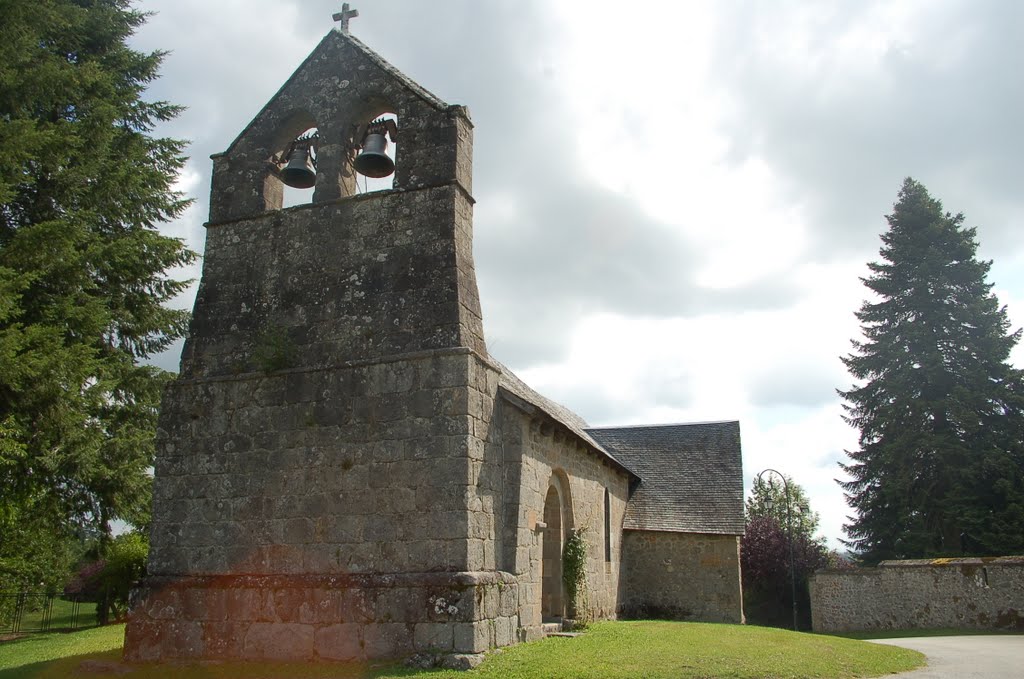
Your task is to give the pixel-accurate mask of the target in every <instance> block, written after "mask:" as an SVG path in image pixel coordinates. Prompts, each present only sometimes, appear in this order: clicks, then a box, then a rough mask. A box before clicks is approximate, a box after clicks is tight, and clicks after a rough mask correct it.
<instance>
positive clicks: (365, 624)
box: [124, 572, 518, 662]
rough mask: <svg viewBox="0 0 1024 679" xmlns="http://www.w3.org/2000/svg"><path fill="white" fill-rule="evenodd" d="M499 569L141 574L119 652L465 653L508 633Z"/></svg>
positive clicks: (349, 656) (508, 597)
mask: <svg viewBox="0 0 1024 679" xmlns="http://www.w3.org/2000/svg"><path fill="white" fill-rule="evenodd" d="M517 605H518V587H517V585H516V580H515V578H514V577H513V576H511V575H508V574H506V573H493V572H487V573H411V574H399V575H361V576H310V575H300V576H201V577H181V578H175V577H166V576H163V577H150V578H147V579H146V580H145V581H144V582H143V583H142V584H141V585H140V587H139V588H138V589H137V590H136V591H135V592H134V593H133V606H132V611H131V613H130V615H129V620H128V627H127V631H126V634H125V645H124V657H125V659H126V660H128V661H132V662H154V661H166V660H199V659H240V660H241V659H244V660H287V661H294V660H303V661H314V660H333V661H340V660H369V659H375V658H396V657H405V656H409V655H412V654H413V653H416V652H427V653H436V654H474V653H480V652H482V651H485V650H487V649H488V648H493V647H495V646H506V645H509V644H512V643H515V642H516V641H517V637H518V634H517V631H518V615H517Z"/></svg>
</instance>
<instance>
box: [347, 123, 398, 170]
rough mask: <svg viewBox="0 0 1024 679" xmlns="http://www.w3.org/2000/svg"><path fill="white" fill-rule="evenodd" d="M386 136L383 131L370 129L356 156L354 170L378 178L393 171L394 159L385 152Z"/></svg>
mask: <svg viewBox="0 0 1024 679" xmlns="http://www.w3.org/2000/svg"><path fill="white" fill-rule="evenodd" d="M387 150H388V138H387V137H386V136H385V135H384V132H383V131H380V132H378V131H371V132H370V133H368V134H367V135H366V138H365V139H364V140H363V150H362V151H360V152H359V155H358V156H356V160H355V162H354V163H353V166H354V167H355V168H356V172H358V173H359V174H362V175H366V176H367V177H373V178H374V179H380V178H381V177H387V176H388V175H389V174H391V173H392V172H394V171H395V161H393V160H391V158H390V156H388V154H387Z"/></svg>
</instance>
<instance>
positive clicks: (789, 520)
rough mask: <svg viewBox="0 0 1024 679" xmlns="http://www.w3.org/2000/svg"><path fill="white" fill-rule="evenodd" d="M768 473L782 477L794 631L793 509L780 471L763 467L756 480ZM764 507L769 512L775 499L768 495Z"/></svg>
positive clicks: (761, 481) (770, 483)
mask: <svg viewBox="0 0 1024 679" xmlns="http://www.w3.org/2000/svg"><path fill="white" fill-rule="evenodd" d="M765 474H768V475H769V477H770V476H771V474H775V475H776V476H778V477H779V478H780V479H782V490H783V491H784V492H785V493H786V535H787V537H788V538H789V582H790V594H791V596H792V603H793V631H794V632H795V631H796V560H795V559H794V557H793V509H792V502H791V501H790V497H789V483H787V482H786V477H785V475H783V473H782V472H780V471H777V470H775V469H765V470H764V471H762V472H761V473H759V474H758V475H757V480H758V482H760V483H764V481H763V480H762V479H761V477H762V476H764V475H765ZM768 485H769V487H771V488H774V487H775V486H774V485H773V483H772V481H771V480H770V478H769V481H768ZM764 506H765V509H767V510H768V511H769V512H770V511H771V510H772V508H773V507H774V506H775V499H774V498H773V497H772V496H771V495H769V496H768V497H766V498H765V500H764Z"/></svg>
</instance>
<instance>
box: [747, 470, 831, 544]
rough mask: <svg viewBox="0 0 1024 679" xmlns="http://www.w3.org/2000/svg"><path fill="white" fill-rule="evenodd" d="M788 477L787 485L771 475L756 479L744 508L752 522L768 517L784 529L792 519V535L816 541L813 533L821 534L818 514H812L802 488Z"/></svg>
mask: <svg viewBox="0 0 1024 679" xmlns="http://www.w3.org/2000/svg"><path fill="white" fill-rule="evenodd" d="M785 478H786V484H785V485H784V484H783V483H782V482H781V481H779V480H778V478H777V477H773V476H770V475H768V474H765V475H764V476H763V477H760V478H758V477H756V476H755V477H754V482H753V485H752V486H751V488H750V495H749V496H747V502H746V506H745V507H744V514H745V515H746V519H747V521H749V520H750V519H752V518H754V517H758V516H761V517H768V518H771V519H774V520H775V522H776V523H778V524H779V525H780V526H783V527H786V526H787V525H788V524H787V522H788V521H789V520H790V519H792V521H793V534H794V535H797V536H800V537H803V538H806V539H810V540H813V539H814V534H815V533H817V532H818V513H817V512H814V511H811V503H810V500H808V498H807V493H806V492H804V489H803V487H802V486H801V485H800V484H798V483H796V482H794V481H793V479H792V478H791V477H790V476H788V475H787V476H786V477H785ZM787 487H788V488H789V496H788V497H787V495H786V488H787ZM787 509H788V510H789V511H788V513H787Z"/></svg>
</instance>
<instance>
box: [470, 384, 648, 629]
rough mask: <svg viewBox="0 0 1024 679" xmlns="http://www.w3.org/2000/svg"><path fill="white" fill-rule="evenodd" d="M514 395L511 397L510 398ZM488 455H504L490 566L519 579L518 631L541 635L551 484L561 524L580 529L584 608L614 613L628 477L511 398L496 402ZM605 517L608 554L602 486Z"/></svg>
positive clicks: (596, 615)
mask: <svg viewBox="0 0 1024 679" xmlns="http://www.w3.org/2000/svg"><path fill="white" fill-rule="evenodd" d="M514 400H515V399H513V401H514ZM496 412H497V414H496V416H495V417H494V418H493V421H495V422H501V428H500V430H498V429H497V427H496V428H495V429H493V430H492V432H491V438H490V440H489V441H488V451H489V453H488V454H489V459H490V460H491V462H492V464H493V465H494V467H495V468H497V465H498V462H497V461H498V460H504V462H503V464H502V469H504V471H505V478H504V484H505V486H504V487H505V489H506V492H505V495H504V498H505V500H504V505H503V511H502V512H501V515H500V516H501V519H500V526H501V528H502V531H503V532H502V533H496V535H495V538H496V542H497V543H498V549H499V555H498V556H499V561H498V566H499V568H501V569H502V570H504V571H507V572H510V573H512V574H514V575H515V576H516V579H517V582H518V584H519V615H520V624H521V626H522V630H521V638H522V639H524V640H528V639H534V638H537V637H539V636H540V634H541V623H542V617H543V616H542V590H543V583H542V574H543V566H544V564H543V561H544V558H545V554H544V549H543V548H544V533H545V531H550V530H552V529H553V528H552V527H551V526H546V525H545V523H546V522H545V516H544V508H545V499H546V497H547V494H548V490H549V488H550V487H551V486H552V485H553V484H556V485H559V486H560V487H559V491H560V492H561V493H562V496H563V507H562V518H561V523H562V526H561V528H562V530H563V533H564V534H567V531H568V530H578V531H583V533H584V538H585V540H586V543H587V550H588V557H587V574H586V577H587V587H586V589H587V599H586V601H585V605H586V607H587V611H586V614H587V615H588V616H589V617H590V618H591V619H604V618H614V617H615V612H616V607H617V604H618V592H619V560H620V557H621V550H622V544H621V535H622V518H623V515H624V512H625V505H626V499H627V497H628V493H629V477H628V476H627V475H626V474H625V473H624V472H623V471H621V470H619V469H616V468H615V467H613V466H611V465H610V464H608V462H607V461H606V460H605V459H604V458H603V457H602V456H601V455H600V454H599V453H597V452H596V451H594V450H592V449H590V448H589V447H588V446H587V445H586V444H585V443H584V442H582V441H581V440H580V439H579V438H578V437H577V436H576V435H575V434H574V433H572V432H571V431H569V430H568V429H567V428H565V427H563V426H562V425H560V424H559V423H558V422H556V421H553V420H552V419H551V418H550V417H546V416H543V415H538V414H537V413H536V412H533V413H527V412H524V411H523V410H521V409H519V408H518V407H516V406H515V405H513V402H512V401H507V400H503V399H500V398H499V400H498V401H497V411H496ZM606 490H607V491H608V493H607V497H608V500H609V511H610V523H611V535H610V540H611V559H610V560H609V559H606V558H605V557H606V554H605V542H604V541H605V519H604V511H605V509H604V507H605V504H604V503H605V498H606V492H605V491H606Z"/></svg>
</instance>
